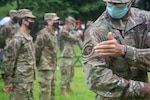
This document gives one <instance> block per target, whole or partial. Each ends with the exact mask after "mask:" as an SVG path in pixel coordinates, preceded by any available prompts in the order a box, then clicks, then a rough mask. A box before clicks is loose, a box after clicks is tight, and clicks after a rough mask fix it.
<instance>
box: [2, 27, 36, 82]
mask: <svg viewBox="0 0 150 100" xmlns="http://www.w3.org/2000/svg"><path fill="white" fill-rule="evenodd" d="M3 66H4V81H5V83H6V84H10V83H13V82H14V83H15V82H16V83H28V82H33V80H34V79H35V47H34V44H33V42H32V37H31V36H30V35H29V34H26V33H23V32H21V31H20V30H19V31H18V32H17V33H16V34H15V36H14V37H13V38H12V40H10V41H9V43H8V44H7V45H6V47H5V48H4V65H3Z"/></svg>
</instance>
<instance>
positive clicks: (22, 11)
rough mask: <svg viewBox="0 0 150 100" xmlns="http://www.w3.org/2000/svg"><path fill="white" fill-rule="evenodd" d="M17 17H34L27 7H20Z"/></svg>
mask: <svg viewBox="0 0 150 100" xmlns="http://www.w3.org/2000/svg"><path fill="white" fill-rule="evenodd" d="M18 17H19V18H24V17H29V18H36V17H35V16H34V15H33V14H32V12H31V11H30V10H29V9H20V10H19V11H18Z"/></svg>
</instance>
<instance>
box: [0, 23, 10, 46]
mask: <svg viewBox="0 0 150 100" xmlns="http://www.w3.org/2000/svg"><path fill="white" fill-rule="evenodd" d="M9 33H10V29H9V28H7V26H5V25H4V26H3V27H2V28H1V29H0V48H4V46H5V45H6V43H5V40H6V38H7V37H8V34H9Z"/></svg>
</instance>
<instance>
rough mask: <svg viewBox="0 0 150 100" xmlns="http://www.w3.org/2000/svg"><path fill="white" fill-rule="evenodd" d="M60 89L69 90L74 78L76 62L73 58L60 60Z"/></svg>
mask: <svg viewBox="0 0 150 100" xmlns="http://www.w3.org/2000/svg"><path fill="white" fill-rule="evenodd" d="M60 72H61V77H60V87H61V88H67V86H68V85H69V84H70V83H71V82H72V80H73V77H74V61H73V58H61V59H60Z"/></svg>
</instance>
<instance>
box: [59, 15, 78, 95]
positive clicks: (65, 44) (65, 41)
mask: <svg viewBox="0 0 150 100" xmlns="http://www.w3.org/2000/svg"><path fill="white" fill-rule="evenodd" d="M74 29H75V19H74V18H73V17H71V16H69V17H68V18H66V23H65V25H64V26H63V28H62V29H61V30H60V32H59V35H58V38H59V40H60V53H61V57H60V71H61V78H60V87H61V95H62V96H65V97H68V96H69V95H68V93H67V91H72V92H73V90H72V89H71V87H70V83H71V82H72V79H73V76H74V61H73V57H74V50H73V45H74V43H75V41H78V40H79V39H80V34H79V33H78V32H76V31H74ZM66 90H67V91H66Z"/></svg>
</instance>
